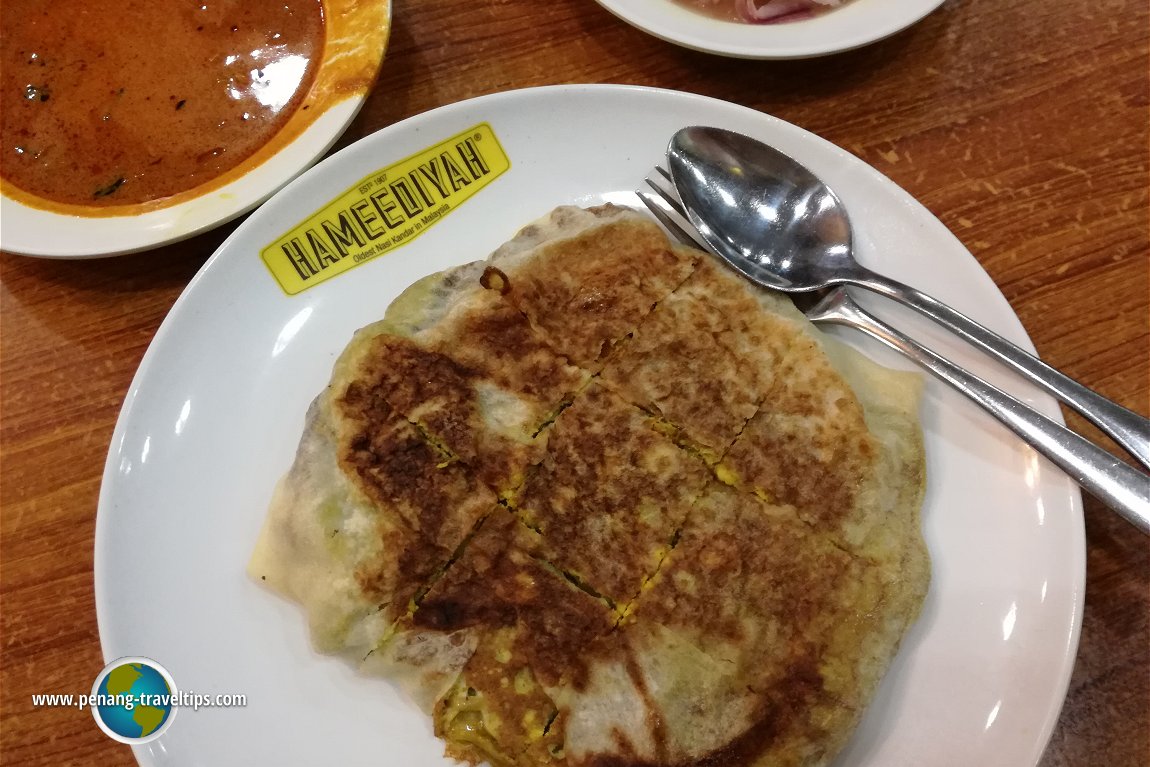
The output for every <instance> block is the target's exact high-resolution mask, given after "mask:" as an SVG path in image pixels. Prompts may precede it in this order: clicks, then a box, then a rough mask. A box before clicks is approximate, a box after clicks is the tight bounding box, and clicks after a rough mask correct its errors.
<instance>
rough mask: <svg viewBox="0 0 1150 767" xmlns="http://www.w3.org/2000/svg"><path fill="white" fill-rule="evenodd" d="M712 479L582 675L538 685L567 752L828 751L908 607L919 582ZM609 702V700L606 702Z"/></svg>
mask: <svg viewBox="0 0 1150 767" xmlns="http://www.w3.org/2000/svg"><path fill="white" fill-rule="evenodd" d="M792 514H793V512H792V510H789V509H785V508H773V507H770V506H768V505H767V504H765V503H763V502H762V501H761V500H759V499H757V498H755V497H754V496H751V495H748V494H745V493H740V492H738V491H736V490H734V489H732V488H729V487H726V486H723V485H721V484H719V483H713V484H711V485H710V486H709V487H708V489H707V491H706V492H705V493H704V494H703V495H702V496H701V497H700V498H699V500H698V501H697V502H696V504H695V505H694V507H693V509H692V512H691V516H690V518H689V519H688V520H687V522H686V524H685V525H684V528H683V530H682V532H681V535H680V538H679V541H678V544H677V545H676V547H675V549H674V550H673V551H672V552H671V553H670V555H669V556H668V557H667V559H666V560H665V561H664V563H663V566H662V567H661V568H660V570H659V572H658V574H657V575H656V577H655V578H654V579H653V580H652V582H651V583H650V584H649V586H648V588H647V589H645V590H644V593H643V595H642V596H641V597H640V599H639V600H638V602H637V605H636V607H635V609H634V610H633V612H632V613H631V615H630V616H629V617H628V619H627V620H626V622H625V623H624V624H622V626H621V628H620V630H619V631H617V632H616V633H614V634H611V635H607V636H606V637H604V638H603V639H601V640H599V641H598V642H597V643H596V644H593V645H591V646H590V647H588V649H587V656H588V657H589V658H592V659H593V660H592V661H591V665H592V668H593V669H594V672H593V674H592V678H591V680H590V682H589V683H588V684H587V685H585V686H584V687H583V688H582V689H577V688H567V689H564V690H552V691H549V692H551V693H552V697H553V698H554V700H555V701H556V703H557V704H558V705H559V708H560V710H561V711H563V712H564V713H565V715H566V718H565V721H566V754H567V756H568V763H569V764H570V765H571V767H584V766H585V765H593V764H612V763H615V762H614V761H612V760H622V761H620V762H619V763H627V764H632V763H641V764H674V765H679V764H738V765H745V766H747V767H752V766H756V767H757V766H762V767H765V766H766V765H771V766H772V767H774V766H776V765H784V766H785V765H795V766H796V767H797V766H798V765H803V766H804V767H813V766H814V765H822V764H825V763H826V762H828V761H830V760H831V759H832V758H833V757H834V755H835V753H836V752H837V751H838V750H839V749H840V748H841V746H842V745H843V743H844V742H845V740H846V738H847V737H848V736H849V734H850V732H851V730H852V729H853V727H854V726H855V724H856V722H857V719H858V716H859V715H860V713H861V710H862V707H863V706H864V705H865V704H866V702H867V700H869V698H870V697H871V695H872V694H873V692H874V689H875V687H876V686H877V684H878V682H879V680H880V679H881V677H882V674H883V673H884V672H885V669H886V668H887V666H888V664H889V662H890V659H891V658H892V657H893V654H894V652H895V650H896V648H897V646H898V642H899V639H900V637H901V635H902V633H903V631H904V630H905V628H906V627H907V626H908V625H909V623H910V622H911V621H912V620H913V619H914V616H915V615H916V614H917V612H918V610H919V607H920V605H921V601H922V590H923V589H924V588H925V583H922V584H918V586H917V587H916V590H915V591H914V593H913V594H908V593H907V592H906V590H900V588H901V586H900V585H899V584H898V582H897V581H898V579H899V578H901V575H900V574H899V573H897V572H894V571H893V570H895V568H893V567H891V568H889V569H884V568H882V567H880V566H877V565H876V564H874V563H872V562H870V561H868V560H864V559H860V558H856V557H853V556H851V555H849V554H847V553H846V552H844V551H842V550H841V549H839V548H837V547H836V546H834V545H833V544H831V543H830V542H828V541H827V540H826V539H825V538H823V537H822V536H820V535H818V534H816V533H814V532H812V531H811V530H810V529H809V528H807V527H806V526H805V525H803V524H802V523H800V522H797V521H796V520H794V519H793V516H792ZM620 709H621V710H620Z"/></svg>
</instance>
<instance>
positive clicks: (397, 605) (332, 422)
mask: <svg viewBox="0 0 1150 767" xmlns="http://www.w3.org/2000/svg"><path fill="white" fill-rule="evenodd" d="M495 506H496V498H495V496H494V494H493V493H491V492H490V491H489V490H487V489H486V488H485V487H484V486H483V485H481V484H480V483H478V482H477V481H476V480H475V479H474V478H473V477H472V476H471V475H469V474H468V473H467V471H466V470H465V469H464V468H463V467H462V466H460V465H459V464H458V463H450V462H446V461H445V460H444V457H443V455H442V454H440V453H439V452H438V451H437V450H436V449H434V448H433V447H432V446H430V445H428V444H427V443H426V442H425V441H424V440H423V439H422V438H421V437H420V435H419V434H418V432H416V430H415V429H414V428H412V427H411V425H410V424H408V422H407V421H406V420H405V419H403V418H401V417H399V416H398V415H397V414H396V413H394V412H393V411H392V410H391V409H390V408H389V407H388V406H387V405H386V403H383V402H379V401H369V400H364V399H362V398H359V397H357V396H355V395H353V396H352V397H351V399H350V400H347V399H344V400H341V401H339V402H336V401H333V396H332V392H331V391H330V390H329V391H326V392H324V394H322V395H321V396H320V397H318V398H317V399H316V401H315V402H314V403H313V404H312V407H311V408H310V410H309V411H308V417H307V424H306V427H305V430H304V435H303V438H302V440H301V442H300V446H299V449H298V452H297V454H296V458H295V461H294V463H293V464H292V467H291V470H290V471H289V472H288V474H287V475H286V476H285V477H284V478H283V479H282V480H281V481H280V483H279V485H278V486H277V488H276V491H275V495H274V497H273V500H272V503H271V507H270V509H269V512H268V516H267V519H266V520H265V523H264V528H263V531H262V533H261V536H260V540H259V542H258V544H257V546H256V549H255V552H254V554H253V556H252V560H251V562H250V564H249V568H248V569H249V571H250V573H251V574H252V575H253V576H254V577H255V578H257V579H258V580H260V581H261V582H264V583H265V584H266V585H268V586H270V587H272V588H273V589H275V590H276V591H278V592H280V593H282V594H283V595H285V596H287V597H288V598H290V599H293V600H295V601H297V602H299V603H300V604H301V605H302V606H303V607H304V609H305V610H306V611H307V613H308V620H309V623H310V626H311V636H312V641H313V644H314V645H315V647H316V648H317V649H318V650H321V651H323V652H338V651H342V650H347V651H349V652H351V653H353V654H354V655H356V656H358V657H363V656H364V655H365V654H366V653H367V652H368V651H370V650H371V649H372V648H373V647H375V646H376V645H377V644H378V643H379V642H380V641H381V640H382V639H383V638H384V637H386V636H387V635H388V634H389V632H390V631H391V629H392V627H393V626H394V625H395V623H396V621H398V620H400V619H401V618H402V617H403V616H404V615H406V614H407V613H408V611H409V610H410V609H411V607H412V605H413V603H414V601H415V600H417V599H418V597H419V595H420V594H421V593H422V592H423V591H424V590H425V589H426V588H427V585H428V584H429V583H431V582H432V581H433V580H434V579H435V577H437V576H438V575H439V574H440V573H441V572H442V570H443V568H444V567H445V566H446V565H447V564H448V563H449V561H450V560H451V558H452V556H453V555H454V553H455V551H456V550H457V549H458V548H459V546H460V545H461V544H462V543H463V541H464V540H465V539H466V538H467V537H468V536H469V535H470V534H471V532H472V530H473V528H474V527H475V526H476V524H477V523H478V522H479V520H481V519H482V518H483V517H484V516H485V515H486V514H488V513H489V512H490V511H491V510H492V509H493V508H495Z"/></svg>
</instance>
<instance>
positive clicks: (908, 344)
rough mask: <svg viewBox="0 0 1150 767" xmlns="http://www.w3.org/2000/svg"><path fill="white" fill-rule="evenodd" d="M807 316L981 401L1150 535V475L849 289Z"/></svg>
mask: <svg viewBox="0 0 1150 767" xmlns="http://www.w3.org/2000/svg"><path fill="white" fill-rule="evenodd" d="M807 317H808V319H810V320H811V321H812V322H831V323H836V324H840V325H846V326H849V327H853V328H855V329H857V330H861V331H863V332H864V333H867V334H869V335H871V336H873V337H875V338H877V339H878V340H880V341H882V342H883V343H885V344H887V345H888V346H890V347H892V348H894V349H895V350H897V351H899V352H902V353H903V354H905V355H906V356H907V357H909V358H910V359H912V360H914V361H915V362H917V363H918V364H920V365H922V366H923V367H925V368H926V369H927V370H929V371H930V372H931V373H933V374H934V375H936V376H938V377H939V378H941V379H942V380H943V381H945V382H946V383H948V384H950V385H951V386H953V387H954V388H955V389H957V390H959V391H960V392H962V393H963V394H965V395H967V396H968V397H970V398H971V399H972V400H974V401H975V402H977V403H978V404H979V405H981V406H982V407H983V408H985V409H986V410H987V411H988V412H990V413H991V414H992V415H994V416H995V417H996V418H998V419H999V420H1000V421H1002V423H1004V424H1005V425H1006V426H1007V427H1009V428H1010V429H1011V430H1012V431H1013V432H1014V433H1016V434H1017V435H1018V436H1020V437H1022V438H1023V439H1024V440H1025V441H1026V442H1027V443H1029V444H1030V445H1031V446H1032V447H1033V448H1034V449H1035V450H1037V451H1038V452H1039V453H1041V454H1042V455H1044V456H1046V457H1047V458H1048V459H1050V461H1051V462H1052V463H1054V464H1055V465H1056V466H1058V467H1059V468H1060V469H1062V470H1063V471H1065V472H1066V473H1067V474H1068V475H1069V476H1070V477H1071V478H1072V479H1074V480H1075V481H1076V482H1078V484H1079V485H1081V486H1082V487H1083V489H1085V490H1087V491H1088V492H1089V493H1091V494H1092V495H1094V496H1095V497H1097V498H1098V499H1099V500H1101V501H1103V502H1104V503H1105V504H1106V505H1108V506H1109V507H1110V508H1112V509H1114V510H1115V511H1117V512H1118V513H1119V514H1120V515H1121V516H1122V517H1123V518H1125V519H1126V520H1127V521H1128V522H1130V523H1131V524H1132V525H1134V526H1135V527H1137V528H1138V529H1139V530H1141V531H1142V532H1143V533H1145V534H1150V476H1147V475H1145V474H1143V473H1142V472H1140V471H1138V470H1136V469H1134V468H1132V467H1130V466H1129V465H1127V464H1125V463H1123V462H1122V461H1120V460H1118V459H1117V458H1115V457H1114V456H1112V455H1111V454H1110V453H1107V452H1106V451H1105V450H1103V449H1102V448H1100V447H1098V446H1097V445H1095V444H1093V443H1092V442H1089V441H1087V440H1086V439H1084V438H1082V437H1081V436H1079V435H1078V434H1075V433H1074V432H1072V431H1070V430H1069V429H1067V428H1066V427H1064V426H1061V425H1060V424H1058V423H1056V422H1055V421H1053V420H1051V419H1049V418H1047V417H1046V416H1044V415H1042V414H1040V413H1038V412H1037V411H1036V410H1034V409H1032V408H1030V407H1029V406H1027V405H1026V404H1024V403H1022V402H1020V401H1019V400H1017V399H1015V398H1014V397H1011V396H1010V395H1009V394H1007V393H1005V392H1003V391H1002V390H1000V389H997V388H995V387H994V386H992V385H990V384H989V383H987V382H986V381H983V380H982V379H981V378H979V377H977V376H975V375H973V374H971V373H969V372H967V371H965V370H963V369H962V368H960V367H958V366H957V365H955V364H954V363H952V362H950V361H949V360H947V359H945V358H943V357H941V356H939V355H938V354H936V353H935V352H933V351H931V350H930V349H927V348H926V347H925V346H922V345H921V344H919V343H918V342H917V341H914V340H913V339H911V338H910V337H908V336H906V335H904V334H903V333H901V332H899V331H897V330H895V329H894V328H892V327H891V326H889V325H887V324H886V323H885V322H883V321H882V320H880V319H878V318H877V317H875V316H873V315H871V314H869V313H867V312H866V311H864V310H863V309H862V308H861V307H859V306H858V305H857V304H855V303H854V301H852V300H851V299H850V297H849V296H847V294H846V291H845V290H842V289H838V290H834V291H832V292H831V293H830V294H829V295H828V296H827V297H826V298H824V299H823V300H822V301H821V302H820V303H819V305H818V306H816V307H815V308H814V309H813V310H811V311H808V312H807Z"/></svg>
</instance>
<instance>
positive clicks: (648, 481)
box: [513, 382, 709, 610]
mask: <svg viewBox="0 0 1150 767" xmlns="http://www.w3.org/2000/svg"><path fill="white" fill-rule="evenodd" d="M651 420H652V419H651V417H650V416H648V415H647V414H645V413H643V412H642V411H641V410H639V409H638V408H636V407H634V406H632V405H630V404H628V403H626V402H624V401H623V400H622V399H620V398H619V397H618V396H617V395H615V394H613V393H612V392H610V391H609V390H607V389H606V388H604V387H602V386H600V385H598V384H597V383H595V382H592V383H591V384H590V385H589V386H588V387H587V389H586V390H585V391H584V392H583V394H582V395H580V396H579V397H578V398H577V399H576V400H575V403H574V404H573V405H572V406H571V407H569V408H568V409H567V410H564V411H563V412H562V413H561V414H560V416H559V418H558V419H557V420H556V421H555V423H554V425H553V426H552V427H551V434H550V437H549V439H548V444H547V451H546V453H545V455H544V456H543V460H542V462H541V463H540V464H539V465H538V466H535V467H534V468H532V470H531V471H530V472H529V473H528V476H527V481H526V482H525V483H524V486H523V489H522V491H521V492H520V493H518V494H517V495H516V496H515V498H514V500H513V504H514V506H515V507H516V509H517V511H518V513H519V514H520V515H521V516H522V518H523V519H524V520H525V521H526V523H527V524H528V525H529V526H531V527H532V528H533V529H535V530H538V531H539V533H540V534H541V551H542V555H543V557H544V558H545V559H546V560H547V561H549V562H551V563H552V564H553V565H555V566H556V567H557V568H559V569H560V570H562V571H563V572H564V573H566V574H568V575H570V576H572V577H574V578H575V579H576V580H578V581H579V582H580V583H582V584H583V585H584V586H585V587H586V588H588V589H589V590H591V591H592V592H593V593H597V594H600V595H602V596H604V597H605V598H607V599H608V600H610V601H611V602H612V604H614V605H616V606H617V607H618V608H620V609H621V610H622V609H624V608H625V606H626V605H627V604H628V603H629V602H630V601H631V599H632V598H634V597H635V596H636V595H637V594H638V593H639V589H640V588H641V587H642V584H643V582H644V581H645V580H646V578H647V577H648V576H649V575H651V574H652V573H653V572H655V570H656V569H657V568H658V566H659V562H660V561H661V560H662V558H663V556H664V555H665V554H666V552H667V551H668V549H669V548H670V546H671V542H672V540H673V539H674V536H675V533H676V531H677V530H678V529H679V526H680V524H682V521H683V519H684V518H685V517H686V515H687V510H688V508H689V507H690V505H691V502H692V501H693V500H694V499H695V497H696V496H697V495H698V493H699V491H700V489H701V488H702V487H703V485H704V484H705V482H706V481H707V478H708V476H709V472H708V471H707V468H706V465H705V464H704V463H703V462H702V461H701V460H699V459H698V458H697V457H696V456H694V455H692V454H690V453H689V452H687V451H684V450H681V449H679V448H678V447H677V446H676V445H675V443H674V442H673V441H671V439H669V438H668V437H666V436H665V435H663V434H661V433H659V432H658V431H657V430H656V429H655V428H654V427H653V424H652V423H651Z"/></svg>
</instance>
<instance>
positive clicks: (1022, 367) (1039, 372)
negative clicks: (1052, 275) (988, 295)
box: [846, 269, 1150, 468]
mask: <svg viewBox="0 0 1150 767" xmlns="http://www.w3.org/2000/svg"><path fill="white" fill-rule="evenodd" d="M846 281H847V282H849V283H850V284H854V285H858V286H859V287H862V288H867V289H868V290H873V291H875V292H876V293H879V294H881V295H884V296H887V297H888V298H892V299H894V300H895V301H899V302H901V303H903V304H906V305H907V306H910V307H911V308H913V309H916V310H917V311H919V312H921V313H923V314H925V315H926V316H927V317H930V318H931V319H932V320H934V321H935V322H937V323H938V324H940V325H942V326H943V327H945V328H947V329H948V330H950V331H952V332H953V333H955V334H956V335H958V336H959V337H960V338H962V339H964V340H966V341H967V342H969V343H971V344H973V345H974V346H977V347H978V348H980V349H982V350H983V351H985V352H987V353H988V354H990V355H991V356H992V357H994V358H995V359H997V360H999V361H1000V362H1003V363H1005V364H1006V365H1008V366H1009V367H1012V368H1014V370H1015V371H1017V372H1018V373H1020V374H1021V375H1022V376H1024V377H1025V378H1027V379H1029V380H1030V381H1031V382H1033V383H1034V384H1037V385H1038V386H1039V387H1041V388H1042V389H1044V390H1045V391H1046V392H1048V393H1049V394H1052V395H1054V396H1055V397H1057V398H1058V399H1060V400H1062V401H1063V402H1065V403H1066V404H1067V405H1069V406H1070V407H1072V408H1074V409H1075V410H1077V411H1078V412H1079V413H1081V414H1082V415H1083V416H1085V417H1086V418H1087V419H1089V420H1090V421H1091V422H1092V423H1093V424H1094V425H1095V426H1097V427H1098V428H1099V429H1101V430H1102V431H1104V432H1105V433H1106V434H1108V435H1109V436H1110V437H1111V439H1113V440H1114V441H1115V442H1117V443H1118V444H1119V445H1121V446H1122V447H1123V448H1125V449H1126V451H1127V452H1129V453H1130V455H1131V456H1133V457H1134V458H1136V459H1137V460H1138V461H1139V462H1140V463H1141V464H1142V465H1143V466H1145V467H1147V468H1150V420H1147V419H1145V418H1143V417H1142V416H1140V415H1138V414H1137V413H1135V412H1134V411H1132V410H1127V409H1126V408H1124V407H1122V406H1121V405H1119V404H1118V403H1116V402H1113V401H1111V400H1109V399H1107V398H1105V397H1103V396H1102V395H1101V394H1098V393H1097V392H1095V391H1092V390H1090V389H1088V388H1086V387H1085V386H1083V385H1082V384H1080V383H1078V382H1077V381H1075V380H1074V379H1072V378H1070V377H1068V376H1066V375H1064V374H1062V373H1060V372H1058V371H1057V370H1055V369H1054V368H1052V367H1050V366H1049V365H1047V364H1046V363H1045V362H1043V361H1042V360H1040V359H1038V358H1037V357H1035V356H1034V355H1032V354H1029V353H1027V352H1025V351H1023V350H1022V349H1020V348H1018V347H1017V346H1015V345H1014V344H1012V343H1010V342H1009V341H1007V340H1006V339H1005V338H1003V337H1002V336H1000V335H998V334H997V333H995V332H993V331H991V330H989V329H987V328H985V327H983V326H982V325H980V324H978V323H977V322H975V321H974V320H972V319H970V318H969V317H967V316H966V315H964V314H962V313H961V312H958V311H957V310H955V309H952V308H951V307H949V306H947V305H946V304H944V303H942V302H941V301H939V300H938V299H936V298H932V297H931V296H928V295H927V294H926V293H923V292H922V291H920V290H916V289H915V288H912V287H910V286H909V285H904V284H903V283H901V282H897V281H895V280H892V279H890V278H889V277H884V276H883V275H881V274H877V273H875V272H872V271H870V270H866V269H862V270H860V271H859V273H858V274H857V275H853V276H851V277H850V278H848V280H846Z"/></svg>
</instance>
